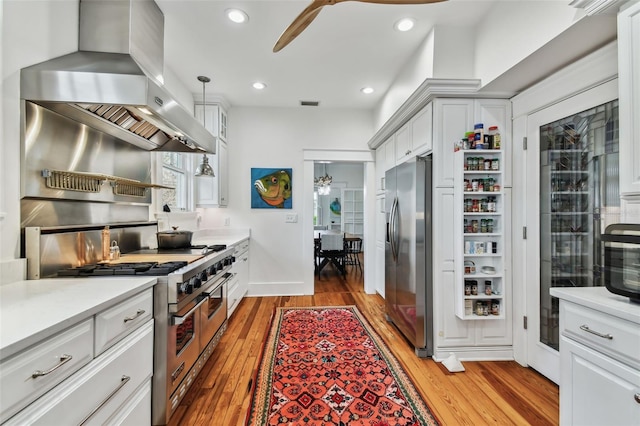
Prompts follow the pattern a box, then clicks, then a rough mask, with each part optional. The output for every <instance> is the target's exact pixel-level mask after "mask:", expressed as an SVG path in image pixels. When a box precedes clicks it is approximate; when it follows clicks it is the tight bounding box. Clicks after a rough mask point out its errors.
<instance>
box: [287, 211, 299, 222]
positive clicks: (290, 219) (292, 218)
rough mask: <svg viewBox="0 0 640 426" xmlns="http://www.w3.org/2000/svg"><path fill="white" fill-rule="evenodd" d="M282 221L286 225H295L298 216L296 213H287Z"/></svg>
mask: <svg viewBox="0 0 640 426" xmlns="http://www.w3.org/2000/svg"><path fill="white" fill-rule="evenodd" d="M284 221H285V222H286V223H295V222H297V221H298V214H297V213H287V215H286V216H285V218H284Z"/></svg>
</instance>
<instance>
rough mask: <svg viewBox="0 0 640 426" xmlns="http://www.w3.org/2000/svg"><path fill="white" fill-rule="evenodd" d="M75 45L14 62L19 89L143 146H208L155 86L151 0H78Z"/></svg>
mask: <svg viewBox="0 0 640 426" xmlns="http://www.w3.org/2000/svg"><path fill="white" fill-rule="evenodd" d="M78 47H79V51H78V52H75V53H71V54H68V55H65V56H61V57H58V58H55V59H52V60H49V61H46V62H42V63H40V64H36V65H33V66H30V67H27V68H24V69H22V70H21V74H20V77H21V78H20V96H21V98H22V99H24V100H26V101H30V102H34V103H36V104H39V105H41V106H43V107H45V108H47V109H50V110H52V111H55V112H57V113H59V114H61V115H63V116H66V117H69V118H72V119H73V120H75V121H78V122H80V123H83V124H86V125H88V126H90V127H93V128H95V129H97V130H99V131H102V132H104V133H108V134H110V135H112V136H114V137H116V138H118V139H121V140H124V141H126V142H129V143H131V144H133V145H136V146H137V147H139V148H142V149H145V150H149V151H172V152H196V153H197V152H200V153H202V152H206V153H212V154H213V153H215V145H216V140H215V137H214V136H213V135H212V134H211V133H209V131H207V130H206V129H205V128H204V126H202V124H200V123H199V122H198V121H197V120H196V119H195V118H194V117H193V115H192V114H191V113H189V112H188V111H187V110H186V109H185V108H183V107H182V106H181V105H180V104H179V103H178V102H177V101H176V100H175V99H174V98H173V97H172V96H171V95H170V94H169V93H168V92H167V91H166V90H165V89H164V88H163V87H162V84H163V83H162V75H163V71H164V15H163V14H162V11H161V10H160V8H159V7H158V5H157V4H156V3H155V1H153V0H80V33H79V43H78Z"/></svg>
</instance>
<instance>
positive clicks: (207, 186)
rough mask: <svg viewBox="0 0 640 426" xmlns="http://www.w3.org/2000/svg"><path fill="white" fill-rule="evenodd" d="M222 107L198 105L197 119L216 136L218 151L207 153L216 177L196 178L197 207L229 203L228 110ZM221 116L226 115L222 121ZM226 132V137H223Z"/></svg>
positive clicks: (198, 160) (197, 161)
mask: <svg viewBox="0 0 640 426" xmlns="http://www.w3.org/2000/svg"><path fill="white" fill-rule="evenodd" d="M221 111H224V110H223V109H222V108H221V107H219V106H218V107H216V106H215V105H209V104H207V105H204V106H203V105H196V106H195V116H196V119H198V120H202V118H203V117H204V123H205V127H206V129H207V130H209V131H210V132H211V133H212V134H213V135H214V136H216V153H215V154H207V158H208V159H209V164H210V165H211V167H212V168H213V172H214V174H215V177H213V178H211V177H196V178H194V182H195V183H194V186H195V199H196V206H197V207H223V206H227V205H228V203H229V182H228V174H229V171H228V157H227V142H226V140H227V137H226V131H227V130H226V129H227V127H226V123H227V119H226V112H221ZM221 117H224V122H222V119H221ZM223 132H224V137H222V135H223ZM192 157H193V161H194V167H197V166H198V164H200V163H201V162H202V155H201V154H194V155H193V156H192Z"/></svg>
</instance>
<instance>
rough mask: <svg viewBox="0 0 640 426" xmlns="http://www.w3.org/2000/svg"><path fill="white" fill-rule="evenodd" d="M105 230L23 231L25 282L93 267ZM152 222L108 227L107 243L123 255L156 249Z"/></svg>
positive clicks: (100, 259)
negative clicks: (61, 270) (110, 243)
mask: <svg viewBox="0 0 640 426" xmlns="http://www.w3.org/2000/svg"><path fill="white" fill-rule="evenodd" d="M103 229H104V226H101V225H98V226H94V225H92V226H79V227H28V228H25V257H26V258H27V259H28V264H27V277H28V279H40V278H49V277H55V276H56V273H57V272H58V271H59V270H60V269H64V268H72V267H77V266H82V265H87V264H94V263H97V262H100V261H102V260H103V258H102V230H103ZM157 230H158V228H157V224H156V223H155V222H144V223H129V224H119V225H111V226H110V229H109V234H110V241H116V242H117V244H118V247H120V251H121V252H122V253H129V252H132V251H135V250H139V249H141V248H155V247H157V239H156V232H157Z"/></svg>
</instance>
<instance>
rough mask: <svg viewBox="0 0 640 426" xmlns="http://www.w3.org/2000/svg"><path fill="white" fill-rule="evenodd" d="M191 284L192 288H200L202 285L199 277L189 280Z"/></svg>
mask: <svg viewBox="0 0 640 426" xmlns="http://www.w3.org/2000/svg"><path fill="white" fill-rule="evenodd" d="M191 282H192V283H193V288H200V286H201V285H202V280H201V279H200V277H193V278H191Z"/></svg>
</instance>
